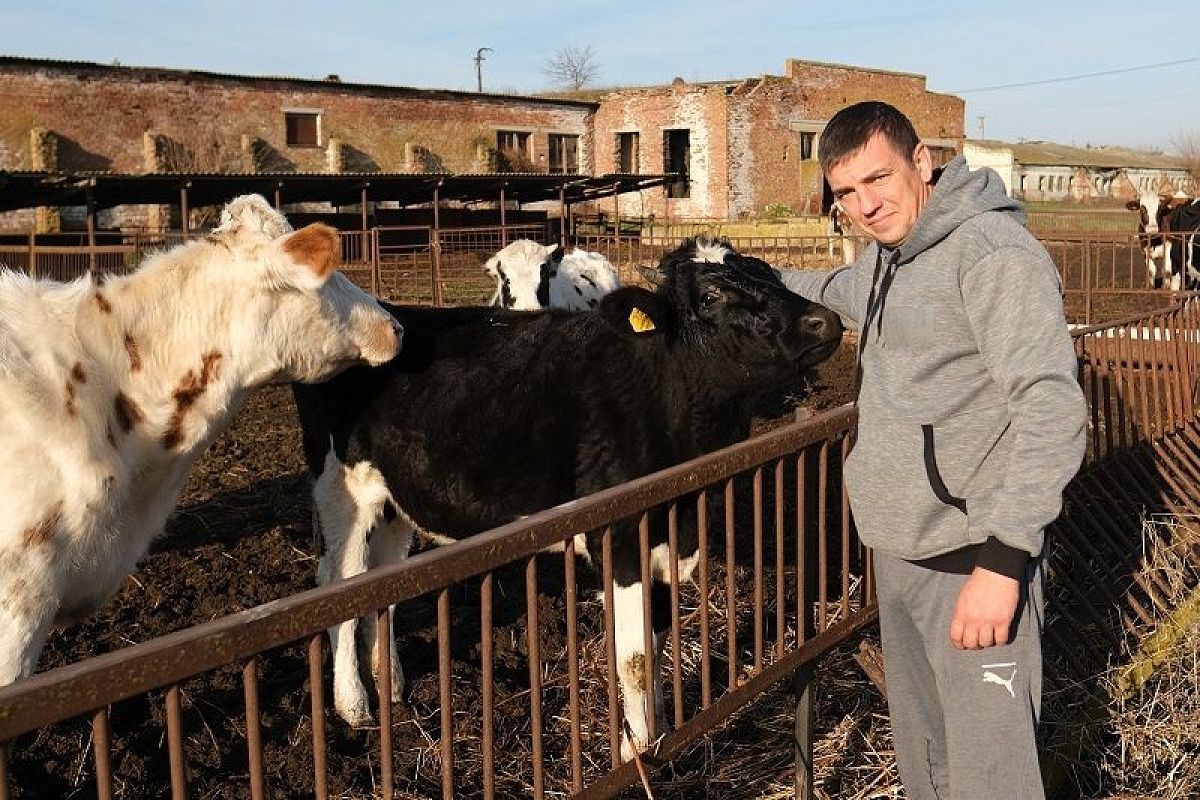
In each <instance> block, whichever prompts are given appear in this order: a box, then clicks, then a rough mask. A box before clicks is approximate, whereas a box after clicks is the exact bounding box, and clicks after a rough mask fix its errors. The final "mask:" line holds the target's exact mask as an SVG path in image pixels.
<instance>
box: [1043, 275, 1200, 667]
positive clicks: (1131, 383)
mask: <svg viewBox="0 0 1200 800" xmlns="http://www.w3.org/2000/svg"><path fill="white" fill-rule="evenodd" d="M1075 349H1076V354H1077V356H1078V359H1079V370H1080V383H1081V385H1082V387H1083V390H1084V396H1085V398H1086V401H1087V406H1088V419H1087V436H1088V441H1087V455H1086V457H1085V462H1084V465H1083V468H1082V469H1081V470H1080V473H1079V475H1078V476H1076V478H1075V479H1074V480H1073V481H1072V482H1071V483H1070V484H1069V485H1068V486H1067V489H1066V491H1065V492H1064V513H1063V514H1062V516H1061V517H1060V518H1059V520H1058V521H1057V522H1056V523H1055V524H1054V525H1053V526H1052V527H1051V529H1050V530H1049V532H1048V541H1050V542H1051V544H1052V546H1051V547H1050V548H1049V552H1050V574H1051V582H1052V584H1053V587H1054V589H1055V591H1052V592H1051V594H1050V614H1049V621H1048V625H1047V635H1048V636H1049V638H1050V641H1051V642H1052V645H1053V653H1054V654H1055V656H1056V657H1057V658H1059V659H1061V660H1062V662H1064V669H1067V671H1068V672H1070V673H1071V674H1073V675H1074V676H1075V677H1076V678H1080V677H1083V676H1089V675H1095V674H1096V673H1097V670H1098V669H1100V668H1102V667H1103V666H1105V665H1106V663H1112V662H1114V661H1120V660H1121V659H1122V658H1124V657H1127V656H1128V655H1129V653H1130V651H1131V648H1133V647H1134V646H1135V645H1136V644H1137V642H1138V641H1139V637H1140V635H1141V634H1142V633H1143V632H1144V631H1145V630H1146V629H1147V627H1148V626H1152V625H1153V624H1154V621H1155V619H1156V618H1159V617H1160V615H1162V614H1165V613H1167V612H1168V611H1169V607H1170V602H1171V601H1170V598H1171V593H1170V590H1169V588H1168V586H1167V582H1166V579H1165V578H1164V577H1163V576H1162V575H1159V574H1157V573H1155V572H1154V571H1153V570H1148V569H1147V562H1148V557H1147V549H1148V548H1147V542H1146V536H1147V531H1146V528H1145V524H1146V521H1147V519H1152V518H1154V517H1156V516H1159V515H1169V516H1171V517H1173V518H1176V519H1184V520H1187V519H1195V518H1196V517H1197V516H1198V515H1200V433H1198V430H1197V413H1196V412H1197V398H1198V396H1200V395H1198V391H1200V383H1198V382H1197V381H1198V379H1200V371H1198V369H1200V294H1196V293H1189V294H1186V295H1181V296H1179V297H1177V298H1176V299H1175V302H1173V303H1172V304H1171V305H1169V306H1167V307H1165V308H1161V309H1160V310H1158V311H1155V312H1152V313H1149V314H1144V315H1138V316H1131V317H1127V318H1124V319H1120V320H1116V321H1114V322H1110V323H1107V324H1104V325H1096V326H1093V327H1091V328H1086V329H1083V330H1080V331H1077V332H1076V333H1075ZM1197 555H1200V554H1197ZM1196 566H1198V567H1200V564H1198V565H1196ZM1193 583H1194V580H1193Z"/></svg>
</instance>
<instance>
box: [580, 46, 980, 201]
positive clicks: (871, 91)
mask: <svg viewBox="0 0 1200 800" xmlns="http://www.w3.org/2000/svg"><path fill="white" fill-rule="evenodd" d="M873 99H878V100H885V101H887V102H889V103H892V104H893V105H895V106H896V107H897V108H899V109H900V110H902V111H904V112H905V113H906V114H907V115H908V116H909V117H910V118H911V119H912V121H913V124H914V125H915V126H916V128H917V132H918V133H919V134H920V135H921V136H922V138H924V139H927V140H937V141H938V142H939V143H941V144H942V145H944V146H949V147H952V148H955V149H957V150H961V147H962V141H963V124H964V122H963V115H964V112H965V105H964V103H963V101H962V100H960V99H959V98H957V97H953V96H950V95H942V94H935V93H932V92H929V91H928V90H927V89H926V88H925V78H924V76H921V75H910V74H906V73H897V72H886V71H880V70H869V69H862V68H857V67H847V66H839V65H832V64H820V63H815V62H807V61H797V60H790V61H788V63H787V70H786V74H785V75H783V76H771V75H764V76H762V77H760V78H748V79H746V80H743V81H738V82H729V83H720V84H686V83H684V82H682V81H679V80H677V81H676V82H675V83H674V84H673V85H671V86H661V87H652V88H641V89H622V90H616V91H613V92H610V93H607V94H605V95H604V96H603V97H602V99H601V103H600V108H599V110H598V111H597V112H596V115H595V123H594V130H595V137H596V140H597V142H599V144H598V146H597V150H596V155H595V164H596V169H597V171H598V172H608V171H615V169H616V135H617V133H619V132H622V131H630V132H632V131H637V132H638V133H640V135H641V159H640V161H639V168H640V170H641V171H642V172H660V171H664V166H663V159H662V142H661V137H662V130H663V129H665V128H670V127H680V128H691V129H692V178H693V185H692V196H691V198H690V199H688V200H671V201H670V209H669V210H670V214H671V215H672V216H706V217H707V216H712V217H738V216H757V215H761V214H762V213H763V211H764V210H765V209H766V207H767V206H768V205H771V204H784V205H787V206H789V207H791V208H792V209H793V211H795V212H796V213H804V212H806V211H807V212H808V213H818V212H819V211H820V209H821V190H822V185H823V179H822V175H821V170H820V166H819V164H818V162H817V161H816V159H815V157H814V158H813V159H811V160H803V159H802V158H801V153H800V135H801V133H802V132H805V131H807V132H812V133H818V134H819V131H820V130H821V128H822V127H823V126H824V123H825V122H826V121H828V119H829V118H830V117H831V116H833V115H834V114H835V113H836V112H837V111H838V110H839V109H841V108H844V107H845V106H847V105H850V104H852V103H856V102H859V101H861V100H873ZM818 147H819V138H818ZM816 152H817V150H814V156H815V154H816ZM645 194H646V195H647V198H646V199H645V200H644V201H643V203H642V205H643V206H645V207H646V208H648V209H650V210H652V211H653V212H654V213H655V214H657V215H663V214H664V213H666V212H667V210H668V209H667V201H666V200H665V199H664V197H663V193H662V192H660V191H655V192H653V193H651V192H647V193H645ZM604 205H605V207H606V208H607V209H608V210H610V211H611V202H608V203H606V204H604ZM631 205H632V204H631V203H630V202H629V201H628V200H627V199H626V198H622V200H621V209H622V213H623V214H624V213H629V214H637V213H638V211H637V210H636V209H637V206H632V207H631Z"/></svg>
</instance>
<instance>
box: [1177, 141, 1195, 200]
mask: <svg viewBox="0 0 1200 800" xmlns="http://www.w3.org/2000/svg"><path fill="white" fill-rule="evenodd" d="M1173 144H1174V145H1175V149H1176V150H1178V151H1179V155H1180V156H1181V157H1182V158H1183V166H1184V169H1186V170H1187V171H1188V172H1189V173H1191V176H1192V188H1193V190H1200V132H1193V133H1184V134H1180V135H1178V136H1176V137H1175V141H1174V142H1173Z"/></svg>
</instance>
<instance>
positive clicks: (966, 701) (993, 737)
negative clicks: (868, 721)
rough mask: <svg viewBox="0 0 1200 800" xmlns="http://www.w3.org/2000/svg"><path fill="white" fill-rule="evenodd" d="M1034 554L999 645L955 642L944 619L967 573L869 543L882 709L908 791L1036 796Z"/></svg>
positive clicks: (963, 799) (960, 796) (1038, 610)
mask: <svg viewBox="0 0 1200 800" xmlns="http://www.w3.org/2000/svg"><path fill="white" fill-rule="evenodd" d="M1041 561H1042V560H1041V559H1033V560H1031V561H1030V562H1029V566H1028V567H1027V568H1026V570H1025V580H1024V581H1023V582H1022V587H1021V602H1020V605H1019V606H1018V608H1017V614H1016V622H1015V630H1013V629H1011V628H1010V631H1009V643H1008V644H1006V645H1001V646H997V647H988V648H985V649H983V650H956V649H955V648H954V646H953V645H952V644H951V643H950V619H951V617H952V616H953V614H954V603H955V600H956V599H957V598H958V593H959V590H960V589H961V588H962V585H963V584H964V583H965V582H966V579H967V576H966V575H956V574H953V573H947V572H937V571H934V570H930V569H927V568H925V567H921V566H917V565H915V564H912V563H910V562H908V561H904V560H901V559H898V558H895V557H892V556H888V555H887V554H885V553H880V552H878V551H876V553H875V580H876V587H877V592H878V597H879V627H880V632H881V634H882V638H883V665H884V675H885V677H886V679H887V690H888V691H887V693H888V709H889V712H890V715H891V720H892V731H893V734H894V738H895V745H896V763H897V766H898V768H899V771H900V779H901V780H902V781H903V782H904V787H905V789H906V790H907V792H908V797H909V798H913V799H914V800H988V799H989V798H997V800H1000V799H1001V798H1002V800H1014V799H1016V800H1030V799H1031V798H1033V799H1036V798H1042V797H1044V791H1043V789H1042V778H1041V773H1040V771H1039V769H1038V754H1037V747H1036V744H1035V741H1034V729H1035V728H1036V726H1037V721H1038V716H1039V714H1040V712H1041V695H1042V610H1043V603H1044V597H1043V575H1042V566H1041Z"/></svg>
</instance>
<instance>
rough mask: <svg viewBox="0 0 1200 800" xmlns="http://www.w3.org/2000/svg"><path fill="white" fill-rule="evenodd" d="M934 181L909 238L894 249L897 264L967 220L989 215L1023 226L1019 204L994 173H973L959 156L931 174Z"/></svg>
mask: <svg viewBox="0 0 1200 800" xmlns="http://www.w3.org/2000/svg"><path fill="white" fill-rule="evenodd" d="M939 172H940V174H939ZM934 181H935V184H934V187H933V192H931V193H930V195H929V200H928V201H927V202H926V204H925V208H923V209H922V210H921V214H920V216H918V217H917V221H916V223H915V224H914V225H913V228H912V230H911V231H910V232H909V234H908V237H907V238H906V239H905V240H904V242H903V243H901V244H900V246H899V247H898V248H896V250H898V251H899V252H900V256H899V259H898V263H903V262H905V261H911V260H912V259H913V258H915V257H916V256H917V255H919V254H921V253H923V252H924V251H926V250H928V249H929V248H930V247H933V246H934V245H935V244H937V243H938V242H940V241H942V240H943V239H945V238H946V237H947V236H949V235H950V234H951V233H952V232H953V231H954V230H956V229H957V228H958V227H959V226H960V225H962V224H963V223H964V222H966V221H967V220H969V219H971V218H972V217H975V216H978V215H979V214H983V213H986V212H988V211H999V212H1002V213H1004V214H1008V215H1011V216H1012V217H1013V219H1014V221H1016V222H1017V223H1019V224H1021V225H1022V226H1023V225H1024V224H1025V212H1024V211H1023V210H1022V208H1021V204H1020V203H1019V202H1018V201H1016V200H1014V199H1012V198H1011V197H1009V196H1008V192H1007V191H1005V189H1004V181H1002V180H1001V179H1000V176H999V175H998V174H996V172H995V171H994V170H990V169H978V170H975V171H973V172H972V171H971V170H970V169H968V168H967V160H966V159H965V158H963V157H962V156H958V157H957V158H955V159H954V160H953V161H951V162H950V163H948V164H946V166H944V167H942V168H941V170H940V171H935V172H934Z"/></svg>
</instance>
